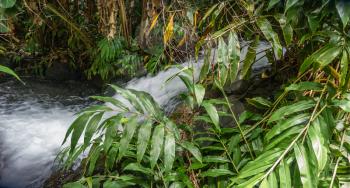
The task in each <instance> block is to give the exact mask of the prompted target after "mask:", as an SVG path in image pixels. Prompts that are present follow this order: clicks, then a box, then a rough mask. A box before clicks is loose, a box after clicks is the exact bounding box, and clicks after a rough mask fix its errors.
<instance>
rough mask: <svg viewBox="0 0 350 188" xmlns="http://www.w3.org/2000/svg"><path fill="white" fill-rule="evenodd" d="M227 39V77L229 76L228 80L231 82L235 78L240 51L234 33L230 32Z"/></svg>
mask: <svg viewBox="0 0 350 188" xmlns="http://www.w3.org/2000/svg"><path fill="white" fill-rule="evenodd" d="M228 40H229V42H228V46H227V47H228V55H229V62H230V67H229V70H230V73H229V78H230V81H231V82H233V81H235V80H236V77H237V74H238V67H239V61H240V54H241V51H240V44H239V40H238V36H237V34H236V33H233V32H231V33H230V35H229V39H228Z"/></svg>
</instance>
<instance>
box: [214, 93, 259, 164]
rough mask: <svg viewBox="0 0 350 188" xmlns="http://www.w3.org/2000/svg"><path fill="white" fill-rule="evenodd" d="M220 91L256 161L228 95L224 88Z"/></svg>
mask: <svg viewBox="0 0 350 188" xmlns="http://www.w3.org/2000/svg"><path fill="white" fill-rule="evenodd" d="M219 89H220V91H221V92H222V94H223V95H224V98H225V101H226V103H227V106H228V108H229V110H230V112H231V115H232V117H233V119H234V121H235V123H236V125H237V127H238V129H239V132H240V134H241V136H242V138H243V140H244V142H245V143H246V145H247V147H248V150H249V154H250V156H251V157H252V159H254V154H253V151H252V149H251V148H250V145H249V142H248V140H247V138H246V137H245V135H244V133H243V130H242V128H241V125H240V123H239V121H238V120H237V117H236V115H235V113H234V112H233V110H232V107H231V103H230V101H229V100H228V98H227V95H226V93H225V91H224V90H223V88H222V87H219Z"/></svg>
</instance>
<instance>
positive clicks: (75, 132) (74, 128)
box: [62, 113, 92, 154]
mask: <svg viewBox="0 0 350 188" xmlns="http://www.w3.org/2000/svg"><path fill="white" fill-rule="evenodd" d="M91 115H92V113H85V114H83V115H81V116H79V117H78V118H77V119H76V120H75V121H74V122H73V123H72V125H71V126H70V127H69V128H68V130H67V133H66V136H65V138H64V140H63V142H62V144H64V143H65V142H66V140H67V138H68V136H69V135H70V134H71V133H72V137H71V141H70V153H71V154H72V153H73V152H74V149H75V147H76V145H77V143H78V140H79V138H80V136H81V134H82V133H83V131H84V129H85V126H86V124H87V122H88V120H89V118H90V116H91Z"/></svg>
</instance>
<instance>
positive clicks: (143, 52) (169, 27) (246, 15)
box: [0, 0, 350, 188]
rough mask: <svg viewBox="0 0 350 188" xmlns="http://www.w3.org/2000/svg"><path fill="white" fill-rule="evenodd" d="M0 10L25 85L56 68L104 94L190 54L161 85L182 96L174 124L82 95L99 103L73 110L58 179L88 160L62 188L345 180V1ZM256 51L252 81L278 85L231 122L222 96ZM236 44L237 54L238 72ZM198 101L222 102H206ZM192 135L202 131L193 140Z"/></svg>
mask: <svg viewBox="0 0 350 188" xmlns="http://www.w3.org/2000/svg"><path fill="white" fill-rule="evenodd" d="M0 7H1V18H2V19H1V25H0V26H1V28H0V30H1V33H2V35H1V40H2V47H3V49H4V50H3V53H5V54H8V55H12V56H21V55H29V56H38V57H40V59H41V61H39V62H35V63H29V64H26V65H20V66H23V67H26V69H27V70H29V71H34V70H35V71H34V72H35V73H39V74H40V70H41V69H43V68H44V67H45V66H49V65H50V63H51V61H52V60H54V59H55V58H56V59H60V60H62V59H63V60H65V63H69V64H70V65H71V67H72V68H73V69H78V70H80V71H81V72H83V73H84V74H86V75H87V78H91V77H93V76H100V77H101V78H102V79H104V80H105V81H106V83H107V82H108V80H110V79H112V78H115V77H118V76H122V75H123V74H129V75H130V74H131V75H132V74H134V73H135V72H136V71H138V70H140V69H143V68H145V69H146V70H147V72H148V73H151V74H156V73H157V72H158V71H160V70H164V69H166V68H167V67H169V66H171V65H174V64H176V63H177V62H181V61H184V60H186V59H187V58H189V57H194V58H195V59H199V58H202V57H200V56H201V55H200V54H201V53H202V52H203V54H204V57H203V58H204V63H203V66H202V68H201V70H200V76H199V79H198V80H196V79H194V71H196V70H194V69H193V68H191V66H190V67H185V68H183V69H181V72H179V73H178V74H176V75H174V76H173V77H172V78H174V77H180V79H181V80H182V81H183V82H184V83H185V85H186V87H187V89H188V91H187V92H186V93H184V94H182V98H183V105H184V106H185V108H186V111H185V112H184V114H185V116H184V117H186V120H184V121H180V122H179V121H175V120H174V119H172V118H171V116H170V115H168V114H166V113H165V112H164V111H163V110H162V109H161V108H160V107H159V105H158V104H157V103H156V102H155V101H154V100H153V99H152V97H151V96H150V95H149V94H147V93H144V92H142V91H136V90H131V89H123V88H121V87H119V86H116V85H110V87H112V88H113V89H115V91H116V92H117V93H119V94H120V95H121V96H122V97H123V98H124V99H126V101H128V104H125V102H123V101H120V100H118V99H115V98H112V97H106V96H94V97H93V98H94V99H96V100H99V101H102V102H106V103H110V104H111V105H104V104H102V105H95V106H91V107H89V108H87V109H85V110H83V111H82V112H80V113H79V117H78V118H77V119H76V120H75V121H74V122H73V123H72V125H71V126H70V128H69V129H68V130H67V134H66V139H65V140H64V141H63V142H64V143H68V144H69V147H68V148H65V149H64V150H63V151H62V153H61V154H60V158H59V159H60V160H61V162H62V165H63V168H64V169H70V168H71V166H72V164H74V162H75V161H76V160H77V158H78V157H79V156H80V155H81V153H82V152H84V151H88V156H87V157H86V159H85V160H83V162H82V163H81V166H82V169H83V173H82V176H81V177H80V179H77V180H76V181H74V182H66V184H65V185H64V187H67V188H68V187H106V188H107V187H134V186H136V187H195V188H199V187H244V188H246V187H283V188H287V187H310V188H311V187H340V186H341V185H342V184H344V183H345V182H349V181H350V126H349V123H350V122H349V120H350V119H349V118H350V93H349V88H350V83H349V76H350V74H349V52H350V30H349V29H350V24H349V19H350V3H349V2H348V1H345V0H320V1H312V0H221V1H217V0H191V1H184V0H175V1H167V0H152V1H151V0H142V1H141V0H140V1H135V0H128V1H123V0H97V1H94V0H57V1H48V0H23V1H16V0H1V1H0ZM261 40H262V41H267V42H268V43H269V44H270V46H271V48H269V49H267V50H266V54H267V56H268V59H269V63H270V64H271V68H272V70H271V72H270V73H268V75H262V76H263V77H271V76H278V75H281V74H282V75H284V77H281V80H280V81H281V85H280V88H278V89H277V90H276V91H274V92H273V93H272V97H269V98H264V97H262V96H255V97H253V98H249V99H246V100H247V103H248V104H249V105H250V106H252V107H253V108H252V109H253V110H247V111H245V112H243V113H242V114H240V115H237V114H235V113H234V110H233V109H234V108H235V106H232V104H231V103H230V101H229V99H228V96H227V94H226V92H225V90H224V87H225V86H226V85H228V84H230V83H232V82H234V81H235V80H237V79H249V77H250V76H249V75H250V74H251V67H252V64H253V63H254V62H255V61H256V55H257V53H256V47H257V44H258V42H259V41H261ZM242 41H246V42H247V45H249V48H248V52H247V55H246V58H245V59H244V60H243V61H240V51H241V49H242ZM213 48H215V49H217V55H216V56H215V58H216V59H215V61H212V59H211V57H212V53H213V50H212V49H213ZM0 70H3V68H1V67H0ZM172 78H170V79H172ZM282 78H283V79H282ZM212 90H217V91H219V92H220V95H221V96H222V97H221V98H212V97H209V96H208V95H206V93H208V92H210V91H212ZM107 112H108V114H113V115H109V116H106V115H105V113H107ZM222 117H229V118H231V119H232V120H233V121H232V122H233V123H232V125H228V126H227V125H223V124H222V122H221V121H220V120H221V118H222ZM199 124H200V125H203V126H206V127H208V128H207V129H204V130H202V131H198V130H195V127H196V126H197V125H199ZM79 138H81V139H83V143H81V144H80V143H79V142H78V140H79Z"/></svg>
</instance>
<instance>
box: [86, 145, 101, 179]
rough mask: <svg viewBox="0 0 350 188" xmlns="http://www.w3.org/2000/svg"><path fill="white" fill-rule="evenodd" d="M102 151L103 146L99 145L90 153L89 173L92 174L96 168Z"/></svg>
mask: <svg viewBox="0 0 350 188" xmlns="http://www.w3.org/2000/svg"><path fill="white" fill-rule="evenodd" d="M100 152H101V146H98V147H96V148H94V149H93V151H92V152H91V154H90V155H89V158H88V159H89V169H88V172H87V174H88V175H92V174H93V172H94V170H95V165H96V162H97V159H98V157H99V156H100Z"/></svg>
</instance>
